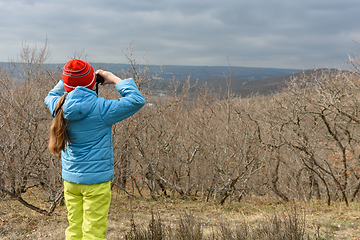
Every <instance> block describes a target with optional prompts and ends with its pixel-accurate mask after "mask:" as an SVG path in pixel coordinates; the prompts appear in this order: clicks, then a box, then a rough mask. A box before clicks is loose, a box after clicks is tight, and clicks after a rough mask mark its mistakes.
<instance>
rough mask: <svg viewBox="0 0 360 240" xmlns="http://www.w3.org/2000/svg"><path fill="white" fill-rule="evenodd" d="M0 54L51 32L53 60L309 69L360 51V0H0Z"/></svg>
mask: <svg viewBox="0 0 360 240" xmlns="http://www.w3.org/2000/svg"><path fill="white" fill-rule="evenodd" d="M0 14H1V21H0V43H1V44H0V61H2V62H7V61H8V60H9V59H16V57H17V56H18V55H19V54H20V52H21V49H22V42H24V41H26V42H27V44H29V45H30V46H33V45H34V44H36V46H37V47H38V48H41V47H42V46H44V42H45V40H46V39H48V43H49V49H50V52H51V58H50V59H49V61H48V62H51V63H65V62H66V61H68V60H69V58H70V57H71V56H73V55H74V53H75V52H78V53H79V52H82V51H84V54H85V55H87V60H88V61H91V62H103V63H127V60H126V58H125V56H124V53H123V52H126V49H127V48H128V47H129V46H130V45H131V44H132V43H133V49H134V50H133V55H135V56H138V57H140V58H141V57H142V56H144V55H146V56H147V59H148V63H149V64H154V65H197V66H207V65H210V66H226V65H228V60H227V58H228V59H229V63H230V65H232V66H243V67H271V68H296V69H309V68H314V67H316V68H319V67H338V66H340V65H342V64H344V62H345V61H346V60H347V57H348V54H350V55H352V56H353V55H354V54H356V53H358V52H359V49H360V45H359V44H356V43H355V42H354V41H360V0H56V1H54V0H0Z"/></svg>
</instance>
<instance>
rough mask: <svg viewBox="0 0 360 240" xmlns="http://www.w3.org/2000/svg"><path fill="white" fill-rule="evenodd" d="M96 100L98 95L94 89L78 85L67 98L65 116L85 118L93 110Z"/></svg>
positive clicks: (68, 117)
mask: <svg viewBox="0 0 360 240" xmlns="http://www.w3.org/2000/svg"><path fill="white" fill-rule="evenodd" d="M96 100H97V95H96V93H95V92H94V91H93V90H90V89H88V88H85V87H76V88H75V89H74V90H73V91H71V92H70V93H68V95H67V96H66V98H65V103H64V106H63V112H64V117H65V118H66V119H68V120H80V119H83V118H85V117H86V116H87V115H88V114H89V113H90V112H91V111H92V110H93V108H94V106H95V102H96Z"/></svg>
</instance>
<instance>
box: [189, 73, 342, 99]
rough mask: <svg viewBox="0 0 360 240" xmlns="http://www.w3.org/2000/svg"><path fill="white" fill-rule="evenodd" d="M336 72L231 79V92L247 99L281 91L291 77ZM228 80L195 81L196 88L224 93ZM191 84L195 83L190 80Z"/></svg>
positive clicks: (207, 79)
mask: <svg viewBox="0 0 360 240" xmlns="http://www.w3.org/2000/svg"><path fill="white" fill-rule="evenodd" d="M329 71H330V72H337V71H338V70H336V69H312V70H306V71H301V72H297V73H293V74H287V75H284V76H274V77H263V78H260V79H255V80H248V79H244V78H232V79H231V86H230V87H231V91H232V93H234V94H235V95H237V96H242V97H248V96H250V95H252V94H260V95H269V94H272V93H276V92H278V91H281V89H282V88H284V87H285V86H286V82H288V81H290V80H291V79H292V78H293V77H300V76H302V75H306V76H313V75H319V74H322V73H323V72H329ZM228 81H229V78H224V77H223V78H206V79H199V80H197V84H196V85H197V86H198V87H200V86H203V85H204V84H205V83H206V84H207V85H208V86H210V87H212V88H213V89H214V91H215V92H220V91H221V92H222V93H223V92H224V91H226V90H227V89H228V87H227V86H228V85H227V82H228ZM191 82H192V84H194V83H195V82H196V81H195V80H191Z"/></svg>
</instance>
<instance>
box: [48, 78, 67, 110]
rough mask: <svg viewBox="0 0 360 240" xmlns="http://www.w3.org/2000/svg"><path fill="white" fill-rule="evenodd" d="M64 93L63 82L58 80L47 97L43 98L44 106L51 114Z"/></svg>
mask: <svg viewBox="0 0 360 240" xmlns="http://www.w3.org/2000/svg"><path fill="white" fill-rule="evenodd" d="M64 93H65V89H64V82H63V81H62V80H60V81H59V82H58V83H57V84H56V86H55V87H54V88H53V89H52V90H50V92H49V94H48V95H47V97H46V98H45V101H44V102H45V104H46V105H47V106H48V108H49V109H50V112H51V113H53V112H54V109H55V107H56V104H57V102H58V100H59V99H60V97H61V96H62V95H63V94H64Z"/></svg>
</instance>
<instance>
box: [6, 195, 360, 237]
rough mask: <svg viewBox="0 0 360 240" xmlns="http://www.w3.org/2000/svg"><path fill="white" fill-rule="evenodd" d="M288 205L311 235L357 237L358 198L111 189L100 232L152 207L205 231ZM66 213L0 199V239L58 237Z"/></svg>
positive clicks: (282, 213) (143, 222) (257, 218)
mask: <svg viewBox="0 0 360 240" xmlns="http://www.w3.org/2000/svg"><path fill="white" fill-rule="evenodd" d="M294 206H295V208H294ZM294 209H296V211H297V214H298V216H299V218H301V219H304V221H305V226H306V229H307V231H308V233H309V235H310V236H311V237H315V236H317V239H360V214H359V213H360V203H357V202H354V203H350V206H349V207H347V206H346V205H345V204H344V203H342V202H334V203H332V205H331V206H327V205H326V204H325V203H324V202H309V203H304V202H298V203H287V204H277V203H275V202H271V203H270V201H269V200H267V199H255V200H254V199H252V200H251V201H250V200H249V201H248V202H241V203H237V202H232V203H226V204H225V205H224V206H220V205H219V204H217V203H205V202H203V201H198V200H189V199H188V200H183V199H174V200H168V199H164V198H159V199H158V200H157V201H154V200H152V199H151V198H150V197H149V198H142V199H130V198H128V197H127V196H125V195H123V194H120V193H118V192H113V198H112V203H111V206H110V214H109V219H108V231H107V234H106V237H107V239H124V238H125V237H124V236H125V234H126V233H128V232H129V231H130V228H131V226H130V224H131V219H132V218H133V220H134V222H135V224H136V225H138V226H141V227H144V228H145V227H148V225H149V222H150V220H151V218H152V212H153V213H154V214H155V217H156V218H160V219H161V222H162V224H163V225H164V226H168V227H170V228H175V226H176V224H178V220H179V219H180V218H181V217H182V216H184V214H185V213H187V214H191V215H192V216H193V217H194V218H195V219H196V220H197V221H198V222H199V223H201V226H202V230H203V232H204V233H205V235H206V234H207V235H210V234H211V233H214V232H216V231H219V229H220V226H221V225H222V224H223V223H226V225H227V226H229V227H230V228H234V229H235V228H236V226H237V225H241V224H246V225H247V226H249V227H250V229H251V228H256V227H258V226H261V225H260V224H262V223H266V222H269V221H271V218H272V217H273V216H279V217H284V218H286V215H287V214H289V213H290V212H291V211H293V210H294ZM66 214H67V213H66V207H65V206H58V207H57V209H56V210H55V213H54V214H53V215H52V216H43V215H40V214H38V213H36V212H34V211H31V210H29V209H27V208H25V207H23V206H22V205H21V204H20V203H18V202H16V201H13V200H6V201H4V200H3V201H1V202H0V239H64V231H65V229H66V227H67V219H66Z"/></svg>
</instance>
